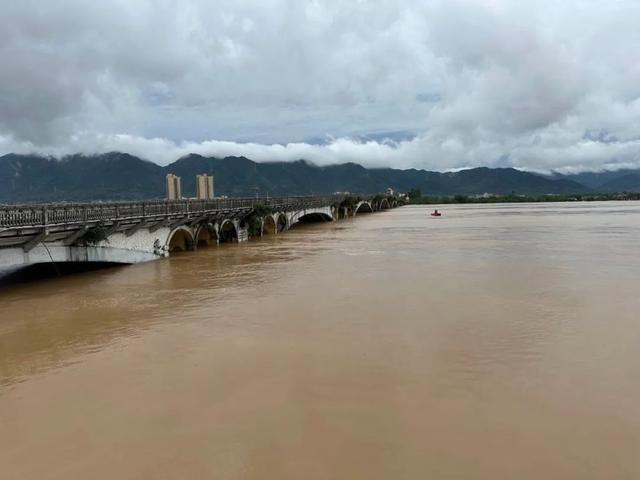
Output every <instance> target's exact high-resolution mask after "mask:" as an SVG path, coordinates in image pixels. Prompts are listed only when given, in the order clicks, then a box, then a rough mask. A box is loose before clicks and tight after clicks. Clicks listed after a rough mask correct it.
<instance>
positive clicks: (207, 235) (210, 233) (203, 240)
mask: <svg viewBox="0 0 640 480" xmlns="http://www.w3.org/2000/svg"><path fill="white" fill-rule="evenodd" d="M195 243H196V246H197V247H198V248H200V247H210V246H211V245H215V244H217V243H218V234H217V232H216V230H215V228H214V226H213V225H211V224H206V225H202V226H201V227H200V228H199V229H198V233H197V234H196V242H195Z"/></svg>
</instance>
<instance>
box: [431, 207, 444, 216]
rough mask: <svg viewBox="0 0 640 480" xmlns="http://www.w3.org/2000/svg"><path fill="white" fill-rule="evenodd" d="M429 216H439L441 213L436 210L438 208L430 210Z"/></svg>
mask: <svg viewBox="0 0 640 480" xmlns="http://www.w3.org/2000/svg"><path fill="white" fill-rule="evenodd" d="M431 216H432V217H441V216H442V214H441V213H440V212H439V211H438V209H435V210H434V211H433V212H431Z"/></svg>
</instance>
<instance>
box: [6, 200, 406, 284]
mask: <svg viewBox="0 0 640 480" xmlns="http://www.w3.org/2000/svg"><path fill="white" fill-rule="evenodd" d="M398 202H399V200H398V199H396V198H394V197H390V196H383V195H368V196H363V197H354V196H350V195H331V196H313V197H281V198H229V199H213V200H175V201H163V200H154V201H142V202H108V203H103V202H91V203H57V204H31V205H0V274H3V273H8V272H11V271H14V270H17V269H20V268H23V267H26V266H29V265H35V264H39V263H52V262H54V263H58V262H61V263H65V262H98V263H114V264H132V263H140V262H146V261H150V260H155V259H158V258H162V257H167V256H169V255H170V254H171V253H173V252H179V251H186V250H196V249H198V248H204V247H208V246H212V245H218V244H220V243H229V242H243V241H246V240H247V239H248V238H249V236H263V235H277V234H279V233H282V232H284V231H286V230H288V229H289V228H291V227H292V226H294V225H295V224H297V223H305V222H317V221H336V220H340V219H343V218H347V217H353V216H356V215H360V214H363V213H372V212H377V211H381V210H386V209H389V208H394V207H397V206H398V205H399V203H398Z"/></svg>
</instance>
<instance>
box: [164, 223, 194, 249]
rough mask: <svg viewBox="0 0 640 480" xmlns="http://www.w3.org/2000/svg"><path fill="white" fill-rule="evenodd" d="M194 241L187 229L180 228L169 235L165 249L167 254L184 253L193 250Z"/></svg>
mask: <svg viewBox="0 0 640 480" xmlns="http://www.w3.org/2000/svg"><path fill="white" fill-rule="evenodd" d="M194 245H195V239H194V238H193V233H191V230H189V229H188V228H187V227H184V226H181V227H178V228H176V229H175V230H174V231H173V232H171V233H170V234H169V238H168V240H167V247H168V250H169V252H186V251H188V250H193V249H194Z"/></svg>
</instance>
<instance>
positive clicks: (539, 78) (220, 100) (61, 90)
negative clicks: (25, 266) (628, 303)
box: [0, 0, 640, 171]
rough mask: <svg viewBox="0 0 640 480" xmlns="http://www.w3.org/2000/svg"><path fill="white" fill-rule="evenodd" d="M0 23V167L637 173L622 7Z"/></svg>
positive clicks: (323, 5)
mask: <svg viewBox="0 0 640 480" xmlns="http://www.w3.org/2000/svg"><path fill="white" fill-rule="evenodd" d="M0 17H1V18H3V24H4V25H5V26H6V28H3V29H2V30H0V65H2V68H1V69H0V154H2V153H8V152H12V151H13V152H40V153H46V154H53V155H58V156H60V155H63V154H67V153H75V152H84V153H98V152H104V151H109V150H122V151H127V152H129V153H132V154H136V155H139V156H141V157H144V158H147V159H150V160H153V161H157V162H159V163H163V164H166V163H168V162H170V161H173V160H175V159H176V158H178V157H179V156H181V155H183V154H186V153H191V152H194V153H202V154H206V155H216V156H224V155H244V156H247V157H250V158H253V159H255V160H258V161H269V160H295V159H299V158H306V159H308V160H311V161H313V162H316V163H319V164H327V163H337V162H346V161H354V162H358V163H362V164H364V165H368V166H393V167H397V168H406V167H417V168H428V169H440V170H442V169H454V168H461V167H470V166H477V165H488V166H492V165H493V166H495V165H499V166H505V165H512V166H516V167H519V168H527V169H532V170H550V169H564V170H567V171H572V170H583V169H599V168H615V167H619V166H623V165H624V166H630V165H633V166H639V165H640V144H639V140H638V139H639V138H640V33H639V29H638V28H637V25H636V20H637V18H640V4H639V3H638V2H634V1H624V0H622V1H617V2H595V1H578V0H569V1H566V2H557V1H551V0H542V1H534V0H520V1H516V0H492V1H489V0H428V1H424V0H400V1H398V2H394V3H391V2H376V1H373V0H369V1H367V0H361V1H357V2H355V1H354V2H343V1H339V0H325V1H321V0H315V1H314V0H309V1H299V2H298V1H296V2H292V1H287V0H243V1H237V0H219V1H217V2H215V4H214V3H211V2H209V1H205V0H181V1H177V0H156V1H151V0H127V1H125V0H114V1H112V2H85V1H83V0H51V1H48V2H42V1H38V0H23V1H22V2H2V3H1V4H0ZM402 131H406V132H417V136H415V138H413V139H411V140H405V141H400V142H383V141H379V142H376V141H366V142H363V141H359V140H357V138H362V137H366V136H367V135H366V134H369V133H379V132H402ZM593 131H597V132H605V133H604V134H603V135H600V137H598V136H593V135H591V136H589V135H585V133H586V132H593ZM311 138H314V139H317V138H332V139H333V140H331V141H328V142H323V143H322V145H317V144H313V143H309V139H311ZM376 138H377V137H376ZM210 139H214V140H210ZM605 140H606V141H605Z"/></svg>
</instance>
